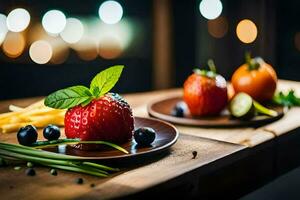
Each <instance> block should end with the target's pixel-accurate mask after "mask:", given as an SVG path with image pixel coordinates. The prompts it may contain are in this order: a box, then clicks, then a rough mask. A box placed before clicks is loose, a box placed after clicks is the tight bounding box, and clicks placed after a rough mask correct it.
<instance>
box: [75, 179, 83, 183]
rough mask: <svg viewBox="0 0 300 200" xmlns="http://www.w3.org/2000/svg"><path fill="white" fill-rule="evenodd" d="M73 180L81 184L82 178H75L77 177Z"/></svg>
mask: <svg viewBox="0 0 300 200" xmlns="http://www.w3.org/2000/svg"><path fill="white" fill-rule="evenodd" d="M75 182H76V183H77V184H83V179H82V178H77V179H76V180H75Z"/></svg>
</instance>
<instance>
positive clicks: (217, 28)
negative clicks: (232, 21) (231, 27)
mask: <svg viewBox="0 0 300 200" xmlns="http://www.w3.org/2000/svg"><path fill="white" fill-rule="evenodd" d="M207 28H208V32H209V34H210V35H211V36H213V37H215V38H222V37H224V36H225V35H226V33H227V32H228V21H227V19H226V18H225V17H223V16H221V17H218V18H216V19H213V20H208V21H207Z"/></svg>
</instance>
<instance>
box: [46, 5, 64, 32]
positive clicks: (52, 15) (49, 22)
mask: <svg viewBox="0 0 300 200" xmlns="http://www.w3.org/2000/svg"><path fill="white" fill-rule="evenodd" d="M66 23H67V20H66V16H65V15H64V13H63V12H61V11H59V10H49V11H48V12H46V13H45V15H44V16H43V19H42V25H43V27H44V29H45V31H46V32H47V33H50V34H54V35H56V34H59V33H60V32H62V31H63V30H64V28H65V26H66Z"/></svg>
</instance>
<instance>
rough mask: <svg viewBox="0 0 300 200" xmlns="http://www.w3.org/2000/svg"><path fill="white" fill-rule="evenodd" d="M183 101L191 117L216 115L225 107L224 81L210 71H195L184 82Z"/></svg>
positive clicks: (225, 86) (225, 87)
mask: <svg viewBox="0 0 300 200" xmlns="http://www.w3.org/2000/svg"><path fill="white" fill-rule="evenodd" d="M183 99H184V101H185V103H186V104H187V106H188V107H189V110H190V113H191V115H192V116H211V115H217V114H219V113H220V112H221V111H222V110H223V109H224V108H225V107H226V105H227V101H228V96H227V85H226V80H225V79H224V78H223V77H222V76H221V75H219V74H217V73H215V72H212V71H206V70H198V71H195V73H194V74H192V75H190V76H189V77H188V78H187V80H186V81H185V82H184V86H183Z"/></svg>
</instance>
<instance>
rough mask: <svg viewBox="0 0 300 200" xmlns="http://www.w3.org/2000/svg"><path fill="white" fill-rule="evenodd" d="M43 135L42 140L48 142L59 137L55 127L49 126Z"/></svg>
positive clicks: (58, 131) (57, 129)
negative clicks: (44, 139)
mask: <svg viewBox="0 0 300 200" xmlns="http://www.w3.org/2000/svg"><path fill="white" fill-rule="evenodd" d="M43 135H44V138H46V139H47V140H49V141H51V140H57V139H58V138H59V137H60V129H59V128H58V127H57V126H55V125H52V124H50V125H48V126H47V127H46V128H44V130H43Z"/></svg>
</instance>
